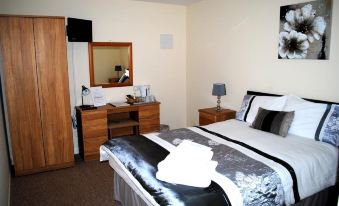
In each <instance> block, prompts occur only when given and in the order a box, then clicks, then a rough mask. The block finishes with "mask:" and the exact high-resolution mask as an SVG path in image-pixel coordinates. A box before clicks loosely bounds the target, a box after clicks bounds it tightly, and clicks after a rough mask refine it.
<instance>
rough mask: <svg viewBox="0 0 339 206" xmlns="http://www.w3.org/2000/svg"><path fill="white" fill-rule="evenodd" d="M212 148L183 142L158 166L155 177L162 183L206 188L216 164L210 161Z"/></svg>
mask: <svg viewBox="0 0 339 206" xmlns="http://www.w3.org/2000/svg"><path fill="white" fill-rule="evenodd" d="M211 149H212V148H210V147H206V146H204V145H201V144H198V143H194V142H191V141H187V140H184V141H183V142H182V143H181V144H179V145H178V146H177V147H176V148H175V149H174V150H172V151H171V152H170V154H169V155H168V156H167V157H166V158H165V159H164V160H163V161H161V162H160V163H159V164H158V172H157V174H156V177H157V178H158V179H160V180H162V181H166V182H170V183H174V184H183V185H189V186H195V187H208V186H209V185H210V184H211V176H212V173H213V172H214V171H215V168H216V166H217V164H218V163H217V162H215V161H211V159H212V156H213V152H212V151H211Z"/></svg>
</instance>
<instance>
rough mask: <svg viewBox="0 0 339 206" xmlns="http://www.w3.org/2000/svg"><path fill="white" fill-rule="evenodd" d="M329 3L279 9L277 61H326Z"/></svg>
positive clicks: (325, 0) (321, 0) (330, 6)
mask: <svg viewBox="0 0 339 206" xmlns="http://www.w3.org/2000/svg"><path fill="white" fill-rule="evenodd" d="M331 18H332V0H317V1H311V2H306V3H300V4H294V5H287V6H282V7H280V30H279V51H278V58H279V59H328V58H329V52H330V51H329V50H330V37H331Z"/></svg>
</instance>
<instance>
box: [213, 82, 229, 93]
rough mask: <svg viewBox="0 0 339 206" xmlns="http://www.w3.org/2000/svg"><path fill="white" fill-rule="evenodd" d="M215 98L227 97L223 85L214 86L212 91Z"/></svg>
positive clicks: (216, 84) (215, 84)
mask: <svg viewBox="0 0 339 206" xmlns="http://www.w3.org/2000/svg"><path fill="white" fill-rule="evenodd" d="M212 95H213V96H224V95H226V86H225V84H222V83H214V84H213V90H212Z"/></svg>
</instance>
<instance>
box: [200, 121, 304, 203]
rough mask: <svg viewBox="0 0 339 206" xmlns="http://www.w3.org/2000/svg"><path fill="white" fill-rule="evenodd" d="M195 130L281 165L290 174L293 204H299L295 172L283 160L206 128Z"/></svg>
mask: <svg viewBox="0 0 339 206" xmlns="http://www.w3.org/2000/svg"><path fill="white" fill-rule="evenodd" d="M196 128H198V129H201V130H202V131H204V132H207V133H210V134H212V135H215V136H217V137H220V138H222V139H224V140H226V141H229V142H232V143H235V144H238V145H240V146H243V147H245V148H247V149H249V150H252V151H253V152H255V153H257V154H259V155H262V156H264V157H266V158H268V159H270V160H273V161H275V162H277V163H279V164H281V165H282V166H284V167H285V168H286V169H287V171H288V172H289V173H290V175H291V177H292V180H293V193H294V200H295V202H299V201H300V195H299V190H298V181H297V176H296V174H295V171H294V169H293V167H292V166H291V165H290V164H288V163H287V162H285V161H284V160H281V159H279V158H277V157H274V156H272V155H269V154H267V153H265V152H263V151H261V150H258V149H256V148H254V147H252V146H250V145H248V144H245V143H243V142H240V141H237V140H234V139H231V138H229V137H226V136H224V135H221V134H219V133H216V132H212V131H210V130H208V129H206V128H203V127H199V126H196Z"/></svg>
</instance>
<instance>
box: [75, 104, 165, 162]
mask: <svg viewBox="0 0 339 206" xmlns="http://www.w3.org/2000/svg"><path fill="white" fill-rule="evenodd" d="M159 109H160V103H159V102H154V103H147V104H137V105H130V106H121V107H114V106H112V105H106V106H103V107H98V108H97V109H95V110H82V109H81V108H80V107H76V115H77V122H78V137H79V151H80V155H81V156H82V158H83V159H84V160H92V159H99V147H100V145H101V144H103V143H104V142H106V141H107V140H108V139H110V138H115V137H119V136H125V135H133V134H134V135H138V134H145V133H149V132H156V131H159V130H160V110H159Z"/></svg>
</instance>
